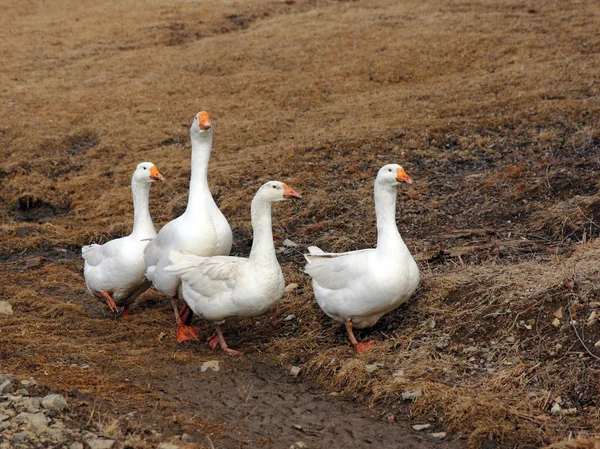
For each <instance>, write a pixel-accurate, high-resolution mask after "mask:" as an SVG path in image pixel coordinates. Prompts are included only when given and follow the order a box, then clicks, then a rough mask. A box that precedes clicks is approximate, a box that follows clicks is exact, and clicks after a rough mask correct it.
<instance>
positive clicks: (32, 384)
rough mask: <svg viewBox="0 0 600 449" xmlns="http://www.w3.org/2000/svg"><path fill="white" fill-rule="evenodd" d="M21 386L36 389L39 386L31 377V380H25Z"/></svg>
mask: <svg viewBox="0 0 600 449" xmlns="http://www.w3.org/2000/svg"><path fill="white" fill-rule="evenodd" d="M21 385H23V386H24V387H35V386H36V385H37V382H36V381H35V379H34V378H33V377H30V378H29V379H23V380H22V381H21Z"/></svg>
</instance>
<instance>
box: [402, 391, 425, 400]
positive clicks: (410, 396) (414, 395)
mask: <svg viewBox="0 0 600 449" xmlns="http://www.w3.org/2000/svg"><path fill="white" fill-rule="evenodd" d="M401 396H402V399H403V400H405V401H416V400H417V399H419V398H420V397H421V396H423V391H422V390H414V391H403V392H402V395H401Z"/></svg>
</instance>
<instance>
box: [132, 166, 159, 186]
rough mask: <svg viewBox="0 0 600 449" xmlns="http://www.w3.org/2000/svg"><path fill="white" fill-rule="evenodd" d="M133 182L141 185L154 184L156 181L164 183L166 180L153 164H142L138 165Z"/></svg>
mask: <svg viewBox="0 0 600 449" xmlns="http://www.w3.org/2000/svg"><path fill="white" fill-rule="evenodd" d="M133 180H134V181H135V182H139V183H152V182H154V181H164V180H165V178H164V177H163V175H161V174H160V172H159V171H158V169H157V168H156V166H155V165H154V164H153V163H152V162H142V163H141V164H138V166H137V167H136V169H135V172H133Z"/></svg>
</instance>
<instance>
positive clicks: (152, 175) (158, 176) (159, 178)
mask: <svg viewBox="0 0 600 449" xmlns="http://www.w3.org/2000/svg"><path fill="white" fill-rule="evenodd" d="M150 179H154V180H155V181H164V180H165V178H164V177H163V175H161V174H160V172H159V171H158V168H156V167H150Z"/></svg>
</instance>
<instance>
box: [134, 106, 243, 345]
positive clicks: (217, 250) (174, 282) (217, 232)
mask: <svg viewBox="0 0 600 449" xmlns="http://www.w3.org/2000/svg"><path fill="white" fill-rule="evenodd" d="M190 136H191V141H192V175H191V179H190V192H189V198H188V205H187V209H186V210H185V212H184V213H183V214H182V215H181V216H179V217H178V218H176V219H174V220H172V221H170V222H169V223H167V224H166V225H165V226H164V227H163V228H162V229H161V230H160V232H159V233H158V235H157V236H156V238H154V239H153V240H152V242H151V243H150V244H149V245H148V246H147V248H146V251H145V253H144V261H145V263H146V267H147V269H146V277H147V278H148V280H150V281H151V282H152V285H153V286H154V288H156V289H157V290H159V291H160V292H162V293H164V294H165V295H168V296H170V297H171V298H172V301H173V308H174V310H176V311H175V318H176V321H177V339H178V341H185V340H190V339H195V338H197V329H194V328H191V327H189V326H186V325H185V323H183V321H182V320H181V318H180V312H179V311H178V297H177V296H178V292H179V288H180V286H181V281H180V279H179V278H178V277H177V276H175V275H173V273H170V272H168V271H167V270H165V268H166V267H167V266H169V265H171V264H172V261H171V259H170V258H169V254H170V252H171V251H174V250H175V251H178V250H184V251H187V252H189V253H191V254H195V255H198V256H217V255H228V254H229V252H230V251H231V243H232V234H231V227H230V226H229V223H228V222H227V219H226V218H225V217H224V216H223V214H222V213H221V211H220V210H219V208H218V207H217V205H216V203H215V201H214V200H213V197H212V195H211V192H210V189H209V186H208V179H207V174H208V162H209V159H210V152H211V149H212V125H211V122H210V117H209V116H208V113H206V112H204V111H203V112H200V113H198V114H197V115H196V117H195V118H194V122H193V123H192V126H191V128H190ZM184 309H185V306H184ZM182 315H183V313H182ZM184 321H185V320H184Z"/></svg>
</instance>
